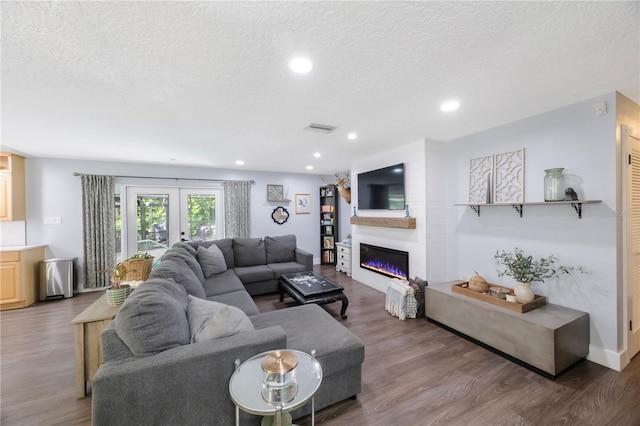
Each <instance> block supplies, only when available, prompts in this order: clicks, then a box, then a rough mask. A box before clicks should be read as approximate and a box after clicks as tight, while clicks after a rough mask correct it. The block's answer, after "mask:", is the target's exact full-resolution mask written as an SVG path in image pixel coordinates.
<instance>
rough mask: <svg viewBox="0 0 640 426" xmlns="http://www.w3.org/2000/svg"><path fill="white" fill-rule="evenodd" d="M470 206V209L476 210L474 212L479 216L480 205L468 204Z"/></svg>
mask: <svg viewBox="0 0 640 426" xmlns="http://www.w3.org/2000/svg"><path fill="white" fill-rule="evenodd" d="M469 207H470V208H471V210H473V211H474V212H476V214H477V215H478V217H480V206H479V205H476V206H469Z"/></svg>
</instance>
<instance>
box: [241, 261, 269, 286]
mask: <svg viewBox="0 0 640 426" xmlns="http://www.w3.org/2000/svg"><path fill="white" fill-rule="evenodd" d="M233 272H235V273H236V275H237V276H238V278H240V281H242V283H243V284H245V285H246V284H251V283H255V282H258V281H267V280H272V279H273V278H274V275H273V269H271V268H269V267H268V266H267V265H264V264H263V265H255V266H244V267H235V268H233Z"/></svg>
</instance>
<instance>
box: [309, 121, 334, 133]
mask: <svg viewBox="0 0 640 426" xmlns="http://www.w3.org/2000/svg"><path fill="white" fill-rule="evenodd" d="M335 129H337V127H336V126H329V125H328V124H317V123H309V125H308V126H307V127H305V128H304V130H313V131H315V132H322V133H331V132H333V131H334V130H335Z"/></svg>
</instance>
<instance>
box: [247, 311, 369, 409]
mask: <svg viewBox="0 0 640 426" xmlns="http://www.w3.org/2000/svg"><path fill="white" fill-rule="evenodd" d="M250 319H251V322H253V325H254V326H255V328H256V329H262V328H266V327H270V326H273V325H279V326H280V327H282V328H283V329H284V331H285V334H286V335H287V349H296V350H299V351H302V352H306V353H311V351H312V350H313V349H315V350H316V358H317V359H318V361H319V362H320V365H321V366H322V373H323V378H322V384H321V385H320V389H318V392H317V393H316V396H315V406H316V410H320V409H322V408H324V407H328V406H329V405H332V404H335V403H336V402H339V401H342V400H344V399H346V398H349V397H355V396H356V395H357V394H358V393H360V390H361V371H362V362H363V361H364V344H363V343H362V341H361V340H360V339H359V338H358V337H357V336H356V335H355V334H353V333H352V332H351V331H350V330H349V329H347V328H346V327H345V326H343V325H342V324H341V323H340V322H338V321H336V320H335V319H334V318H333V317H332V316H331V315H330V314H329V313H327V312H326V311H325V310H324V309H323V308H321V307H320V306H318V305H314V304H309V305H302V306H295V307H291V308H287V309H283V310H279V311H272V312H265V313H262V314H258V315H254V316H251V317H250ZM310 413H311V404H307V405H305V406H304V407H301V408H299V409H298V410H295V411H294V412H293V413H292V415H293V418H294V419H296V418H300V417H302V416H305V415H307V414H310Z"/></svg>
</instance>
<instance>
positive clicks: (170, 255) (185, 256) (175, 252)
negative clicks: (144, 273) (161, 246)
mask: <svg viewBox="0 0 640 426" xmlns="http://www.w3.org/2000/svg"><path fill="white" fill-rule="evenodd" d="M169 259H180V260H182V261H183V262H184V263H185V264H186V265H187V266H188V267H189V269H191V270H192V271H193V273H194V274H195V275H196V277H197V278H198V279H199V280H200V284H202V283H203V282H204V274H203V273H202V267H201V266H200V262H198V260H197V259H196V258H195V257H194V256H193V255H192V254H191V253H190V252H189V250H187V249H186V248H184V247H175V246H174V247H172V248H171V249H170V250H169V251H167V252H166V253H165V254H164V256H162V260H169ZM158 266H159V265H158Z"/></svg>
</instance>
